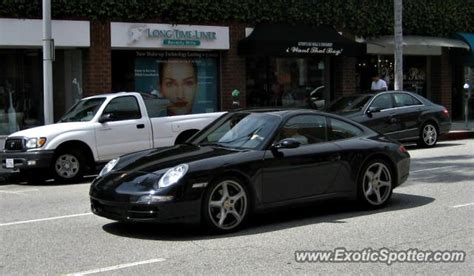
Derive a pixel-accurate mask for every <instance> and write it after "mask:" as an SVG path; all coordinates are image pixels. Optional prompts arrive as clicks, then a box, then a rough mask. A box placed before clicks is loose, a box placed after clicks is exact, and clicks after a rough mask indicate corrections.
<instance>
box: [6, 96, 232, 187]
mask: <svg viewBox="0 0 474 276" xmlns="http://www.w3.org/2000/svg"><path fill="white" fill-rule="evenodd" d="M157 101H160V99H158V98H155V97H153V96H148V95H143V94H140V93H134V92H120V93H113V94H103V95H97V96H93V97H88V98H84V99H82V100H81V101H79V102H78V103H77V104H76V105H74V106H73V107H72V108H71V109H70V110H69V111H68V112H67V113H66V114H65V115H64V116H63V118H62V119H61V120H60V121H59V122H58V123H56V124H52V125H46V126H40V127H35V128H31V129H26V130H22V131H19V132H15V133H13V134H11V135H10V136H8V137H7V139H6V140H5V145H4V149H3V151H1V152H0V158H1V161H2V166H3V168H6V169H14V170H20V173H22V174H24V175H25V176H30V177H34V178H38V177H43V176H45V175H51V173H52V174H53V175H52V176H53V177H54V178H55V179H56V180H58V181H60V182H71V181H77V180H79V179H80V178H81V177H82V176H83V175H84V174H85V173H88V172H91V171H92V170H94V169H96V166H97V165H100V164H103V163H105V162H107V161H108V160H110V159H113V158H115V157H118V156H120V155H123V154H126V153H130V152H134V151H139V150H145V149H150V148H156V147H163V146H170V145H173V144H179V143H181V142H184V141H186V140H187V139H188V138H189V137H191V136H192V135H193V134H194V133H196V132H197V131H198V130H200V129H202V128H204V127H205V126H206V125H208V124H209V123H210V122H212V121H213V120H215V119H217V118H218V117H219V116H220V115H222V114H223V113H224V112H213V113H201V114H193V115H178V116H165V117H163V116H161V117H160V115H162V111H163V110H159V106H160V105H159V104H158V102H157Z"/></svg>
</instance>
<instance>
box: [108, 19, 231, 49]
mask: <svg viewBox="0 0 474 276" xmlns="http://www.w3.org/2000/svg"><path fill="white" fill-rule="evenodd" d="M110 28H111V43H112V48H148V49H163V48H164V49H179V48H184V49H209V50H213V49H214V50H227V49H229V28H228V27H218V26H197V25H169V24H136V23H118V22H112V23H111V25H110Z"/></svg>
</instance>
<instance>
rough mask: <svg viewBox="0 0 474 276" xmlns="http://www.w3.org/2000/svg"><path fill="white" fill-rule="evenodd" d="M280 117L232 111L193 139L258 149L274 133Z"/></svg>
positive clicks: (223, 145)
mask: <svg viewBox="0 0 474 276" xmlns="http://www.w3.org/2000/svg"><path fill="white" fill-rule="evenodd" d="M280 120H281V119H280V117H278V116H275V115H270V114H263V113H244V112H239V113H231V114H229V116H225V117H223V118H222V119H221V120H219V121H217V122H216V123H215V124H214V125H213V126H211V127H210V128H209V129H208V130H207V131H204V132H202V133H200V134H198V135H197V136H196V137H195V138H194V139H193V141H192V143H193V144H199V145H203V146H205V145H216V146H222V147H227V148H235V149H258V148H260V147H262V146H263V145H264V143H265V142H266V141H267V140H268V139H269V137H270V136H271V135H272V133H273V131H274V130H275V128H276V127H277V126H278V124H279V123H280Z"/></svg>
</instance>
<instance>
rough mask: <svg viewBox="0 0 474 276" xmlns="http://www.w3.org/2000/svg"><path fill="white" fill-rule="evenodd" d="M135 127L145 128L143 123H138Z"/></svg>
mask: <svg viewBox="0 0 474 276" xmlns="http://www.w3.org/2000/svg"><path fill="white" fill-rule="evenodd" d="M137 128H145V124H138V125H137Z"/></svg>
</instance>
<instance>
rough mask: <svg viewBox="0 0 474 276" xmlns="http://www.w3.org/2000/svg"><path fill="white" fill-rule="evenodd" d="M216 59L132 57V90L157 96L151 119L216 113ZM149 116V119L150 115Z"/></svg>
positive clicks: (152, 107)
mask: <svg viewBox="0 0 474 276" xmlns="http://www.w3.org/2000/svg"><path fill="white" fill-rule="evenodd" d="M217 71H218V70H217V59H216V58H194V59H190V58H174V57H173V58H160V57H155V56H151V57H150V56H140V57H136V58H135V90H136V91H138V92H144V93H149V94H152V95H155V96H156V100H154V104H153V106H151V107H150V105H148V106H147V107H148V108H149V113H150V112H151V113H152V114H153V115H154V117H162V116H173V115H184V114H195V113H203V112H214V111H217V85H218V84H217ZM153 115H152V116H153Z"/></svg>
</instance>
